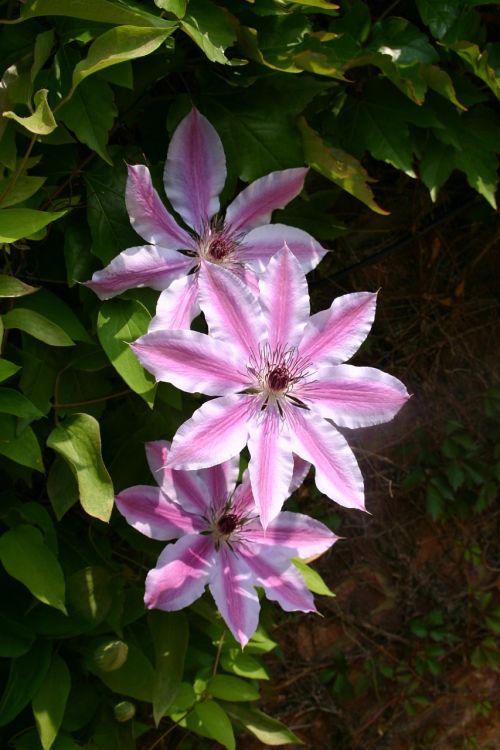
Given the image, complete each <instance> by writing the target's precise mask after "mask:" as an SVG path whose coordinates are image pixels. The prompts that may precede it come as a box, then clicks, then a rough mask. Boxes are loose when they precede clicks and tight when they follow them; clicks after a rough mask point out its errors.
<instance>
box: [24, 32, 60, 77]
mask: <svg viewBox="0 0 500 750" xmlns="http://www.w3.org/2000/svg"><path fill="white" fill-rule="evenodd" d="M54 38H55V33H54V30H53V29H49V30H48V31H42V33H41V34H37V35H36V39H35V47H34V50H33V64H32V66H31V70H30V78H31V83H34V81H35V79H36V77H37V75H38V73H39V72H40V71H41V69H42V68H43V66H44V65H45V63H46V62H47V60H48V59H49V56H50V53H51V50H52V47H53V45H54Z"/></svg>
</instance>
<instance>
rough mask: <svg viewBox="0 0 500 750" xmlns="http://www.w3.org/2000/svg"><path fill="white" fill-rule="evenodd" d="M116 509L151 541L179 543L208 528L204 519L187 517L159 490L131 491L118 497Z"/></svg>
mask: <svg viewBox="0 0 500 750" xmlns="http://www.w3.org/2000/svg"><path fill="white" fill-rule="evenodd" d="M116 507H117V508H118V510H119V511H120V513H121V514H122V516H124V517H125V518H126V519H127V522H128V523H129V524H130V525H131V526H132V527H133V528H134V529H136V530H137V531H140V532H141V534H145V535H146V536H149V537H151V539H163V540H167V539H178V538H179V537H180V536H184V534H193V533H197V532H200V531H202V530H203V529H204V528H205V526H206V524H205V523H204V522H203V520H202V519H201V518H199V517H198V516H194V515H191V514H190V513H186V512H185V510H183V509H182V508H181V507H180V506H179V505H177V504H176V503H174V502H172V501H171V500H170V499H169V498H168V497H167V496H166V495H165V494H164V493H163V492H162V491H161V490H160V489H159V488H158V487H147V486H137V487H129V489H127V490H123V492H120V494H119V495H117V496H116Z"/></svg>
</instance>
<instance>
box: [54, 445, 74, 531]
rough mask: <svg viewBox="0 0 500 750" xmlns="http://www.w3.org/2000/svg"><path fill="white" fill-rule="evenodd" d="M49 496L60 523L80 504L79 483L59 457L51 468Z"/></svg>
mask: <svg viewBox="0 0 500 750" xmlns="http://www.w3.org/2000/svg"><path fill="white" fill-rule="evenodd" d="M47 494H48V496H49V500H50V503H51V505H52V510H53V511H54V513H55V516H56V518H57V520H58V521H60V520H61V518H62V517H63V516H64V514H65V513H67V511H68V510H69V509H70V508H72V507H73V505H75V503H77V502H78V499H79V494H78V483H77V481H76V479H75V477H74V474H73V472H72V471H71V469H70V468H69V466H68V464H67V463H66V461H63V459H62V458H59V457H57V458H56V460H55V461H54V462H53V463H52V466H51V467H50V471H49V475H48V477H47Z"/></svg>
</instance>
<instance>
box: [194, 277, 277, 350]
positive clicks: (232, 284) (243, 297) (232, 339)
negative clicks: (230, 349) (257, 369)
mask: <svg viewBox="0 0 500 750" xmlns="http://www.w3.org/2000/svg"><path fill="white" fill-rule="evenodd" d="M199 278H200V281H199V287H200V306H201V309H202V310H203V313H204V315H205V318H206V321H207V324H208V329H209V332H210V334H211V336H214V337H215V338H217V339H220V340H221V341H224V342H227V343H230V344H231V345H232V346H234V347H235V348H237V349H238V352H239V353H240V355H241V357H242V359H243V362H245V363H246V361H247V360H248V358H249V356H250V355H251V353H252V352H256V351H257V350H258V346H259V342H260V341H261V339H262V338H263V337H264V335H265V325H264V320H263V317H262V313H261V311H260V307H259V304H258V302H257V300H256V299H255V297H254V296H253V295H252V294H251V292H250V291H249V290H248V288H247V287H246V286H245V284H243V282H242V281H240V279H238V277H237V276H236V275H235V274H234V273H231V271H228V270H227V269H225V268H221V267H220V266H217V265H215V264H214V263H202V265H201V268H200V273H199Z"/></svg>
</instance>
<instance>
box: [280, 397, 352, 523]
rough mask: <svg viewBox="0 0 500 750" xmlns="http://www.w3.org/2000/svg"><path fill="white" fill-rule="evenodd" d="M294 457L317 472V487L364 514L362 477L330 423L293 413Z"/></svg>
mask: <svg viewBox="0 0 500 750" xmlns="http://www.w3.org/2000/svg"><path fill="white" fill-rule="evenodd" d="M287 416H288V423H289V425H290V435H291V443H292V448H293V451H294V453H297V454H298V455H299V456H301V457H302V458H303V459H305V460H306V461H310V462H311V463H312V464H313V466H314V467H315V469H316V477H315V478H316V486H317V488H318V489H319V491H320V492H323V493H324V494H325V495H327V496H328V497H329V498H331V499H332V500H335V502H337V503H339V505H344V506H345V507H346V508H358V509H359V510H364V509H365V506H364V491H363V477H362V476H361V471H360V469H359V466H358V463H357V461H356V459H355V457H354V454H353V452H352V450H351V449H350V448H349V446H348V444H347V442H346V440H345V439H344V437H343V436H342V435H341V434H340V432H338V430H336V429H335V427H333V425H331V424H330V423H329V422H327V421H326V420H325V419H323V418H322V417H320V416H319V415H317V414H313V413H312V412H308V411H306V410H304V409H298V408H296V409H294V410H293V412H292V410H290V413H289V414H288V415H287Z"/></svg>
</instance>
